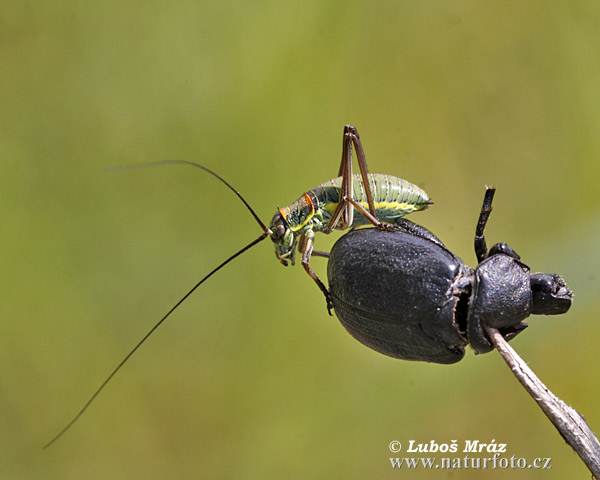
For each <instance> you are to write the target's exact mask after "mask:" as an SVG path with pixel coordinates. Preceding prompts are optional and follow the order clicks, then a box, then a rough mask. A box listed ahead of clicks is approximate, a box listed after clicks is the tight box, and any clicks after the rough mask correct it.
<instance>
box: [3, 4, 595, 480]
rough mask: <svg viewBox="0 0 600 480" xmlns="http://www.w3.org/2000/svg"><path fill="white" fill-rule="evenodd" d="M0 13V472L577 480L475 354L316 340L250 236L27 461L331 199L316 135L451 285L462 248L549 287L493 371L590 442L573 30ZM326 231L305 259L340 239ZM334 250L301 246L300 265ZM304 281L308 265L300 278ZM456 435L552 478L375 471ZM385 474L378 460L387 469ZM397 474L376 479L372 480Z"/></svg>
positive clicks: (488, 22)
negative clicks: (356, 172) (381, 179)
mask: <svg viewBox="0 0 600 480" xmlns="http://www.w3.org/2000/svg"><path fill="white" fill-rule="evenodd" d="M1 12H2V13H1V15H0V93H1V106H0V158H1V177H0V182H1V183H0V192H1V193H0V198H1V202H0V223H1V225H2V243H1V254H0V258H1V272H2V295H1V298H2V299H1V301H0V319H1V320H0V322H1V323H0V325H1V332H0V412H1V413H0V477H1V478H7V479H21V478H24V479H28V478H30V479H46V478H47V479H81V478H98V479H115V478H127V479H131V478H136V479H137V478H139V479H164V478H190V479H192V478H202V479H204V478H206V479H219V478H236V479H238V478H239V479H268V478H298V479H307V478H311V479H321V478H323V479H326V478H327V479H328V478H345V479H363V478H398V476H399V475H402V478H507V476H514V477H515V478H544V479H559V478H560V479H562V478H567V476H568V477H569V478H588V473H587V470H586V469H585V467H584V466H583V464H582V463H581V462H580V461H579V459H578V457H577V456H576V455H574V454H573V453H572V451H571V449H570V447H568V446H567V445H566V444H565V443H564V441H563V440H562V439H561V437H560V436H559V435H558V433H557V432H556V431H555V430H554V428H553V427H552V425H551V424H550V423H549V422H548V421H547V420H546V418H545V417H544V415H543V414H542V413H541V411H539V409H538V408H537V406H536V405H535V404H534V402H533V401H532V400H531V399H530V398H529V397H528V395H527V394H526V393H525V392H524V391H523V390H522V388H521V387H520V385H519V384H518V383H517V382H516V380H515V379H514V378H513V376H512V374H511V373H510V372H509V370H508V369H507V368H506V366H505V365H504V364H503V362H502V361H501V359H500V357H499V356H498V355H497V354H495V353H490V354H487V355H484V356H479V357H476V356H475V355H473V353H472V352H471V351H469V352H468V354H467V356H466V358H465V360H463V361H462V362H461V363H459V364H456V365H453V366H438V365H429V364H420V363H409V362H402V361H398V360H393V359H389V358H386V357H383V356H381V355H378V354H376V353H374V352H371V351H370V350H368V349H366V348H365V347H363V346H362V345H360V344H359V343H357V342H356V341H354V340H353V339H352V338H351V337H350V336H349V335H348V334H347V333H345V331H344V330H343V328H342V327H341V326H340V325H339V323H338V322H337V321H336V319H335V317H329V316H328V315H327V312H326V311H325V305H324V301H323V298H322V296H321V294H320V293H319V292H318V290H317V289H316V288H315V286H314V285H313V284H312V282H311V281H310V280H309V279H308V277H307V276H306V274H305V273H304V272H303V271H302V268H300V267H298V266H296V267H295V268H287V269H284V268H282V267H281V265H279V263H278V262H277V261H276V260H275V258H274V255H273V249H272V245H271V244H270V242H269V241H268V240H267V241H265V242H264V243H263V244H261V245H259V246H257V247H255V248H254V249H253V250H251V251H250V252H248V253H246V254H245V255H244V256H242V257H241V258H240V259H239V260H237V261H236V262H235V263H234V264H232V265H230V266H228V267H227V268H226V269H225V270H223V271H221V272H219V274H218V275H217V276H215V277H214V278H213V279H211V280H210V281H209V282H208V283H207V284H206V285H205V286H203V287H202V289H201V290H199V291H198V292H197V293H195V294H194V295H193V296H192V297H191V298H190V299H189V300H188V301H187V302H186V303H185V304H184V305H183V306H182V307H181V308H180V309H179V310H178V311H177V312H176V314H174V315H173V317H172V318H171V319H170V320H169V321H168V322H167V323H166V324H165V325H164V326H163V327H161V329H160V330H159V331H158V332H157V333H156V334H155V335H154V336H153V337H152V338H151V340H150V341H149V342H148V343H147V344H145V345H144V347H143V348H142V349H141V350H140V351H139V352H138V354H136V356H135V357H133V359H132V360H131V362H130V363H128V364H127V366H126V367H125V368H124V369H123V370H122V371H121V372H120V373H119V375H118V376H117V377H115V379H114V381H113V382H112V383H111V384H110V385H109V387H108V388H107V389H106V390H105V391H104V392H103V393H102V395H101V396H100V397H99V398H98V400H97V401H96V403H95V404H94V405H93V406H92V408H90V410H89V411H88V412H87V414H86V415H85V416H84V417H83V418H82V419H81V420H80V422H79V423H78V424H76V426H75V427H74V428H73V429H72V430H71V431H70V432H69V433H68V434H67V435H65V436H64V437H63V438H62V439H61V440H60V441H59V442H58V443H56V444H55V445H54V446H52V448H50V449H48V450H45V451H42V450H41V449H40V448H41V446H42V445H43V444H44V443H45V442H46V441H48V440H49V439H50V438H51V437H52V436H53V435H54V434H55V433H57V431H58V430H59V429H60V428H62V426H63V425H64V424H65V423H66V422H67V421H68V420H69V419H70V418H71V417H72V416H73V415H74V414H75V413H76V411H77V410H78V409H79V408H80V407H81V405H82V404H83V403H84V402H85V400H86V399H87V398H88V397H89V396H90V395H91V393H92V392H93V391H94V389H95V388H96V387H97V386H98V385H99V383H100V382H101V381H102V380H103V379H104V377H105V376H106V375H107V374H108V373H109V372H110V370H111V369H112V368H113V367H114V366H115V365H116V363H117V362H118V361H119V360H120V359H121V358H122V357H123V355H124V354H125V353H126V352H127V351H128V350H129V349H130V348H131V347H132V346H133V345H134V344H135V342H137V340H138V339H139V338H140V337H141V336H142V335H143V334H144V333H145V332H146V331H147V330H148V329H149V328H150V327H151V326H152V325H153V324H154V323H155V322H156V321H157V320H158V319H159V318H160V317H161V316H162V315H163V314H164V313H165V312H166V311H167V310H168V309H169V308H170V307H171V306H172V304H174V303H175V302H176V301H177V300H178V299H179V298H180V297H181V296H182V295H183V294H184V293H185V292H186V291H187V290H188V289H189V288H191V287H192V286H193V285H194V283H195V282H196V281H197V280H198V279H199V278H201V276H202V275H204V274H205V273H206V272H207V271H208V270H210V269H211V268H212V267H214V266H215V265H216V264H217V263H218V262H219V261H220V260H222V259H224V258H225V257H227V256H228V255H230V254H231V253H233V252H234V251H236V250H237V249H239V248H241V247H242V246H243V245H245V244H246V243H248V242H249V241H251V240H252V239H254V238H255V237H256V236H258V234H259V233H260V230H259V228H258V227H257V225H256V224H255V223H254V222H253V220H252V219H251V217H250V216H249V215H248V213H247V212H246V211H245V210H244V208H243V207H242V206H241V204H240V203H239V202H238V200H237V199H236V198H235V197H234V196H233V195H232V194H231V193H230V192H228V191H227V190H225V189H224V188H223V186H222V185H220V184H218V183H217V182H216V181H215V180H214V179H212V178H210V177H208V176H207V175H205V174H203V173H202V172H200V171H197V170H194V169H191V168H187V167H181V166H170V167H161V168H156V169H146V170H139V171H132V172H124V173H106V172H105V171H104V169H105V168H107V167H113V166H118V165H127V164H136V163H141V162H147V161H155V160H163V159H170V158H180V159H186V160H192V161H198V162H201V163H203V164H205V165H207V166H209V167H211V168H214V169H215V170H217V171H218V172H219V173H220V174H222V175H223V176H224V177H225V178H227V179H228V180H229V181H230V182H231V183H233V184H234V185H235V186H236V188H238V189H239V190H240V191H241V192H242V193H243V194H244V195H245V196H246V198H247V199H248V201H249V202H250V203H251V204H252V205H253V207H254V208H255V209H256V210H257V212H258V213H259V215H260V216H261V217H262V218H263V219H264V220H265V221H268V220H269V219H270V217H271V215H272V214H273V213H274V212H275V208H276V207H277V206H278V205H280V206H283V205H285V204H288V203H290V202H292V201H293V200H295V199H296V198H297V197H298V196H299V195H300V194H301V193H302V192H304V191H305V190H307V189H310V188H311V187H313V186H315V185H316V184H318V183H320V182H322V181H324V180H326V179H328V178H330V177H333V176H335V175H336V173H337V169H338V162H339V159H340V152H341V133H342V127H343V125H344V124H346V123H353V124H354V125H356V126H357V127H358V129H359V131H360V134H361V137H362V139H363V142H364V146H365V149H366V153H367V158H368V161H369V165H370V169H371V171H373V172H381V173H388V174H393V175H398V176H402V177H404V178H407V179H409V180H410V181H412V182H414V183H417V184H418V185H420V186H422V187H423V188H425V189H426V191H427V192H428V193H429V194H430V196H431V197H432V198H433V199H434V200H435V202H436V203H435V205H434V206H433V207H432V208H431V209H430V210H429V211H427V212H423V213H419V214H416V215H414V216H412V220H415V221H418V222H419V223H423V224H424V225H426V226H427V227H428V228H430V229H431V230H433V231H434V232H435V233H436V234H437V235H438V236H440V237H441V238H442V239H443V240H444V241H445V243H446V244H447V245H448V247H449V248H451V249H452V250H454V251H455V252H456V253H457V254H459V255H460V256H461V257H462V258H463V259H464V260H465V261H466V262H467V263H470V264H471V265H472V264H473V263H474V253H473V247H472V243H473V233H474V227H475V222H476V218H477V214H478V210H479V207H480V204H481V199H482V196H483V191H484V186H485V185H486V184H494V185H496V186H497V187H498V192H497V195H496V199H495V207H496V208H495V210H494V213H493V215H492V218H491V221H490V223H489V228H488V230H487V234H488V241H489V242H492V243H493V242H496V241H506V242H508V243H509V244H511V245H512V246H513V247H514V248H515V249H516V250H517V251H518V252H519V253H520V254H521V255H522V257H523V259H524V260H525V261H526V262H527V263H528V264H529V265H530V266H531V267H532V269H533V270H534V271H540V270H541V271H550V272H554V271H556V272H558V273H561V274H562V275H563V276H564V277H565V278H566V280H567V282H568V285H569V286H570V287H571V288H572V290H573V291H574V292H575V300H574V304H573V308H572V311H570V312H569V313H568V314H567V315H564V316H561V317H546V318H543V317H540V318H532V319H531V321H530V324H531V326H530V328H529V329H528V331H526V332H525V333H524V334H522V336H520V337H519V338H518V339H517V340H516V341H514V342H513V346H514V347H515V348H516V349H517V351H518V352H519V353H520V354H521V355H522V356H523V357H524V358H525V359H526V360H527V361H528V362H529V364H530V366H531V367H532V368H533V369H534V370H535V371H536V373H537V374H538V375H539V376H540V377H541V379H542V380H543V381H545V382H546V383H547V385H548V386H549V387H550V388H551V389H552V390H553V391H554V392H555V393H556V394H557V395H558V396H560V397H561V398H563V399H564V400H565V401H566V402H567V403H569V404H572V405H573V406H575V407H576V408H577V409H578V410H579V411H580V412H582V413H583V414H584V415H585V416H586V418H587V420H588V422H589V423H590V425H591V427H592V429H595V430H597V431H599V430H600V410H599V408H598V396H599V394H600V377H599V372H600V368H599V365H600V355H599V353H598V338H599V334H600V327H599V326H598V323H599V322H598V317H599V313H598V311H599V307H600V301H599V296H598V293H597V292H598V288H599V278H600V273H599V271H598V270H599V269H600V262H599V260H598V256H599V254H600V200H599V197H598V195H599V191H598V190H599V189H598V181H599V179H600V167H599V160H598V159H599V156H600V135H599V133H600V88H599V85H600V7H599V6H598V5H597V4H595V3H594V2H587V1H583V0H581V1H573V2H546V1H541V0H539V1H532V2H522V1H508V2H477V1H457V2H441V1H423V2H417V1H370V2H359V1H348V0H345V1H337V2H330V1H313V0H305V1H301V2H287V1H283V2H282V1H252V2H231V1H221V2H216V1H215V2H208V1H196V2H194V1H182V2H171V3H167V2H157V1H154V2H131V1H125V2H68V1H62V2H60V1H59V2H53V3H50V2H5V3H3V5H2V9H1ZM337 236H339V234H334V235H332V236H331V237H337ZM333 240H334V238H323V236H322V235H321V236H318V238H317V248H320V249H328V248H330V246H331V244H332V242H333ZM313 263H314V265H315V268H316V269H317V271H318V272H319V273H320V274H321V275H324V272H325V261H324V260H322V259H318V258H317V259H315V260H313ZM411 439H414V440H416V441H417V442H423V443H425V442H429V441H430V440H435V441H436V442H438V443H445V442H450V441H451V440H453V439H457V440H458V441H459V443H460V444H462V443H463V442H464V441H465V440H480V441H482V442H488V441H490V440H492V439H495V441H496V442H498V443H506V444H508V454H509V455H516V456H517V457H526V458H527V459H529V460H532V459H533V458H535V457H551V458H552V466H553V468H552V470H549V471H533V470H525V471H498V470H496V471H494V470H487V471H481V470H480V471H476V472H473V471H464V470H463V471H441V470H440V471H434V472H425V471H418V472H416V471H412V472H405V471H404V472H398V471H392V469H391V466H390V462H389V460H388V458H389V457H390V456H392V455H391V454H390V452H389V451H388V444H389V442H390V441H392V440H399V441H401V442H402V443H403V444H404V445H406V444H407V442H408V441H409V440H411ZM399 455H400V456H402V454H399ZM393 456H396V455H393Z"/></svg>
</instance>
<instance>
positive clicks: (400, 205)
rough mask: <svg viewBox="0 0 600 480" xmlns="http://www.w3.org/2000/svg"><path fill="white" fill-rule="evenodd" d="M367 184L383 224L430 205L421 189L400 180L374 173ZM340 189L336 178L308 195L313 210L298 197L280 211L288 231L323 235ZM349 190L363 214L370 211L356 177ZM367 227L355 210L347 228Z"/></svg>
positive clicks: (338, 197) (340, 182)
mask: <svg viewBox="0 0 600 480" xmlns="http://www.w3.org/2000/svg"><path fill="white" fill-rule="evenodd" d="M368 180H369V187H370V189H371V193H372V196H373V203H374V204H375V214H376V217H377V219H378V220H380V221H382V222H386V223H394V220H395V219H397V218H400V217H403V216H404V215H408V214H409V213H412V212H416V211H418V210H423V209H425V208H427V207H428V205H429V204H430V203H431V201H430V199H429V196H428V195H427V194H426V193H425V192H424V191H423V190H422V189H421V188H419V187H417V186H416V185H414V184H412V183H410V182H408V181H406V180H404V179H402V178H398V177H393V176H391V175H385V174H381V173H373V174H369V176H368ZM341 186H342V177H337V178H334V179H331V180H328V181H326V182H323V183H321V184H319V185H317V186H316V187H315V188H313V189H312V190H310V191H309V192H307V194H308V196H309V197H310V198H311V200H312V202H313V205H314V209H313V207H312V206H310V205H307V202H306V201H305V199H304V197H300V198H299V199H298V200H296V201H295V202H294V203H292V204H291V205H289V206H287V207H286V208H285V209H282V210H283V211H284V212H285V214H286V220H287V221H288V223H289V225H290V227H291V229H292V230H294V231H296V232H298V231H302V230H306V229H308V228H310V229H311V230H313V231H315V232H322V231H325V230H326V228H327V223H328V222H329V219H330V218H331V216H332V215H333V213H334V212H335V209H336V208H337V206H338V204H339V201H340V189H341ZM352 187H353V198H354V200H355V201H357V202H358V203H359V204H360V205H361V206H362V207H364V208H365V210H369V205H368V203H367V194H366V191H365V186H364V184H363V181H362V178H361V176H360V175H359V174H355V175H354V176H353V182H352ZM313 210H314V211H313ZM367 223H369V220H367V219H366V218H365V217H364V216H363V215H362V214H361V213H359V212H358V211H357V210H356V209H355V211H354V219H353V222H352V225H350V227H354V226H359V225H365V224H367ZM298 227H299V228H298ZM336 228H348V226H343V225H341V224H338V225H337V226H336Z"/></svg>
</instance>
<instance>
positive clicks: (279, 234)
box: [275, 224, 285, 237]
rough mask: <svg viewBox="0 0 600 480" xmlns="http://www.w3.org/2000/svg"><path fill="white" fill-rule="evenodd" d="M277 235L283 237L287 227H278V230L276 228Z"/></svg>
mask: <svg viewBox="0 0 600 480" xmlns="http://www.w3.org/2000/svg"><path fill="white" fill-rule="evenodd" d="M275 233H276V234H277V236H279V237H283V235H284V233H285V226H283V225H281V224H280V225H277V228H275Z"/></svg>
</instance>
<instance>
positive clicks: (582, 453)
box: [485, 326, 600, 479]
mask: <svg viewBox="0 0 600 480" xmlns="http://www.w3.org/2000/svg"><path fill="white" fill-rule="evenodd" d="M485 328H486V331H487V334H488V336H489V337H490V339H491V340H492V343H493V344H494V346H495V347H496V349H497V350H498V352H499V353H500V355H501V356H502V358H503V359H504V361H505V362H506V364H507V365H508V366H509V367H510V369H511V370H512V372H513V374H514V375H515V377H517V379H518V380H519V382H521V385H523V387H525V390H527V392H529V395H531V397H532V398H533V399H534V400H535V401H536V402H537V404H538V405H539V406H540V408H541V409H542V410H543V411H544V413H545V414H546V416H547V417H548V418H549V419H550V421H551V422H552V423H553V424H554V426H555V427H556V429H557V430H558V431H559V433H560V434H561V435H562V437H563V438H564V439H565V441H566V442H567V443H568V444H569V445H571V447H572V448H573V450H575V452H576V453H577V455H579V457H580V458H581V459H582V460H583V463H585V464H586V466H587V467H588V468H589V469H590V471H591V472H592V474H593V475H594V477H596V479H600V443H598V439H597V438H596V437H595V436H594V434H593V433H592V431H591V430H590V427H589V426H588V424H587V423H586V421H585V419H584V418H583V416H582V415H580V414H579V413H577V411H576V410H575V409H573V408H571V407H569V406H568V405H567V404H566V403H565V402H563V401H562V400H561V399H560V398H558V397H557V396H555V395H554V394H553V393H552V392H551V391H550V390H548V387H546V386H545V385H544V384H543V383H542V382H541V381H540V379H539V378H538V377H537V376H536V375H535V373H533V371H532V370H531V369H530V368H529V367H528V366H527V364H526V363H525V362H524V361H523V359H522V358H521V357H519V355H518V354H517V352H515V351H514V350H513V349H512V347H511V346H510V345H508V343H507V342H506V340H504V338H502V335H501V334H500V333H499V332H498V330H496V329H495V328H490V327H487V326H486V327H485Z"/></svg>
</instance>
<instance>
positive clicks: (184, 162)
mask: <svg viewBox="0 0 600 480" xmlns="http://www.w3.org/2000/svg"><path fill="white" fill-rule="evenodd" d="M160 165H191V166H192V167H196V168H200V169H201V170H204V171H205V172H207V173H210V174H211V175H212V176H213V177H215V178H217V179H218V180H219V181H221V182H222V183H224V184H225V185H226V186H227V188H229V190H231V191H232V192H233V193H235V194H236V195H237V197H238V198H239V199H240V200H241V201H242V203H243V204H244V205H245V206H246V208H247V209H248V210H250V213H251V214H252V216H253V217H254V220H256V222H257V223H258V224H259V225H260V228H262V230H263V232H265V233H266V234H268V235H271V234H272V233H273V232H271V230H269V229H268V228H267V227H266V225H265V224H264V223H263V222H262V220H261V219H260V218H258V215H257V214H256V212H255V211H254V210H253V209H252V207H251V206H250V205H249V204H248V202H247V201H246V199H245V198H244V197H242V194H241V193H240V192H238V191H237V190H236V189H235V188H233V187H232V186H231V185H229V183H228V182H227V181H226V180H225V179H224V178H223V177H221V176H220V175H218V174H216V173H215V172H213V171H212V170H211V169H210V168H207V167H205V166H204V165H200V164H199V163H195V162H189V161H188V160H159V161H158V162H148V163H140V164H139V165H126V166H124V167H112V168H108V169H107V171H108V172H123V171H127V170H139V169H141V168H149V167H158V166H160Z"/></svg>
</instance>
